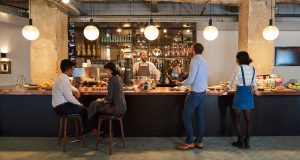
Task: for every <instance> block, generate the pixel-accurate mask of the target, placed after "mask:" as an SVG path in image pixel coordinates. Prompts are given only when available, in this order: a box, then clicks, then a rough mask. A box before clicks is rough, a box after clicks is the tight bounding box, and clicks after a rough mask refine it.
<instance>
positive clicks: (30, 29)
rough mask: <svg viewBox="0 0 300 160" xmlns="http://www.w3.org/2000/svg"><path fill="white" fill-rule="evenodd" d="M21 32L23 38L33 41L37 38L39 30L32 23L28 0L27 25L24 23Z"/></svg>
mask: <svg viewBox="0 0 300 160" xmlns="http://www.w3.org/2000/svg"><path fill="white" fill-rule="evenodd" d="M22 34H23V36H24V38H26V39H27V40H30V41H34V40H36V39H38V38H39V36H40V31H39V29H38V28H37V27H36V26H34V25H32V19H31V1H30V0H29V25H26V26H24V27H23V29H22Z"/></svg>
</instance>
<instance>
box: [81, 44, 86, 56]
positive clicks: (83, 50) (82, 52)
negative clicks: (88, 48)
mask: <svg viewBox="0 0 300 160" xmlns="http://www.w3.org/2000/svg"><path fill="white" fill-rule="evenodd" d="M81 49H82V51H81V55H82V56H86V52H85V46H84V44H83V45H82V48H81Z"/></svg>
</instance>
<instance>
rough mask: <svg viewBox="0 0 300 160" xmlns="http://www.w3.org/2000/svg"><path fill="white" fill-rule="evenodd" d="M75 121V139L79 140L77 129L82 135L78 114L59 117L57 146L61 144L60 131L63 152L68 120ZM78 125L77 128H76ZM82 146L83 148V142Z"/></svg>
mask: <svg viewBox="0 0 300 160" xmlns="http://www.w3.org/2000/svg"><path fill="white" fill-rule="evenodd" d="M72 119H73V120H75V121H76V123H75V124H76V137H77V138H79V134H78V132H79V131H78V129H80V133H81V134H82V133H83V123H82V118H81V115H80V114H68V115H63V116H60V123H59V133H58V135H59V137H58V146H60V144H61V139H62V135H61V134H62V131H63V152H66V151H67V129H68V120H72ZM78 124H79V128H78ZM83 146H85V140H83Z"/></svg>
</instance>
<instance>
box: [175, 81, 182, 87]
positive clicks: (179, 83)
mask: <svg viewBox="0 0 300 160" xmlns="http://www.w3.org/2000/svg"><path fill="white" fill-rule="evenodd" d="M174 82H175V84H176V85H177V86H182V83H181V82H179V81H178V80H175V81H174Z"/></svg>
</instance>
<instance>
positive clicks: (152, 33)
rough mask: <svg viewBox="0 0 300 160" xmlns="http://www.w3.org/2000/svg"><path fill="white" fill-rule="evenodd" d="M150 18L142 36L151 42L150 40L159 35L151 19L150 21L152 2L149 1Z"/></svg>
mask: <svg viewBox="0 0 300 160" xmlns="http://www.w3.org/2000/svg"><path fill="white" fill-rule="evenodd" d="M150 10H151V18H150V23H149V25H148V26H147V27H146V28H145V31H144V35H145V37H146V38H147V39H148V40H150V41H152V40H155V39H156V38H157V37H158V35H159V30H158V29H157V27H156V26H154V25H153V19H152V0H151V8H150Z"/></svg>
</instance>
